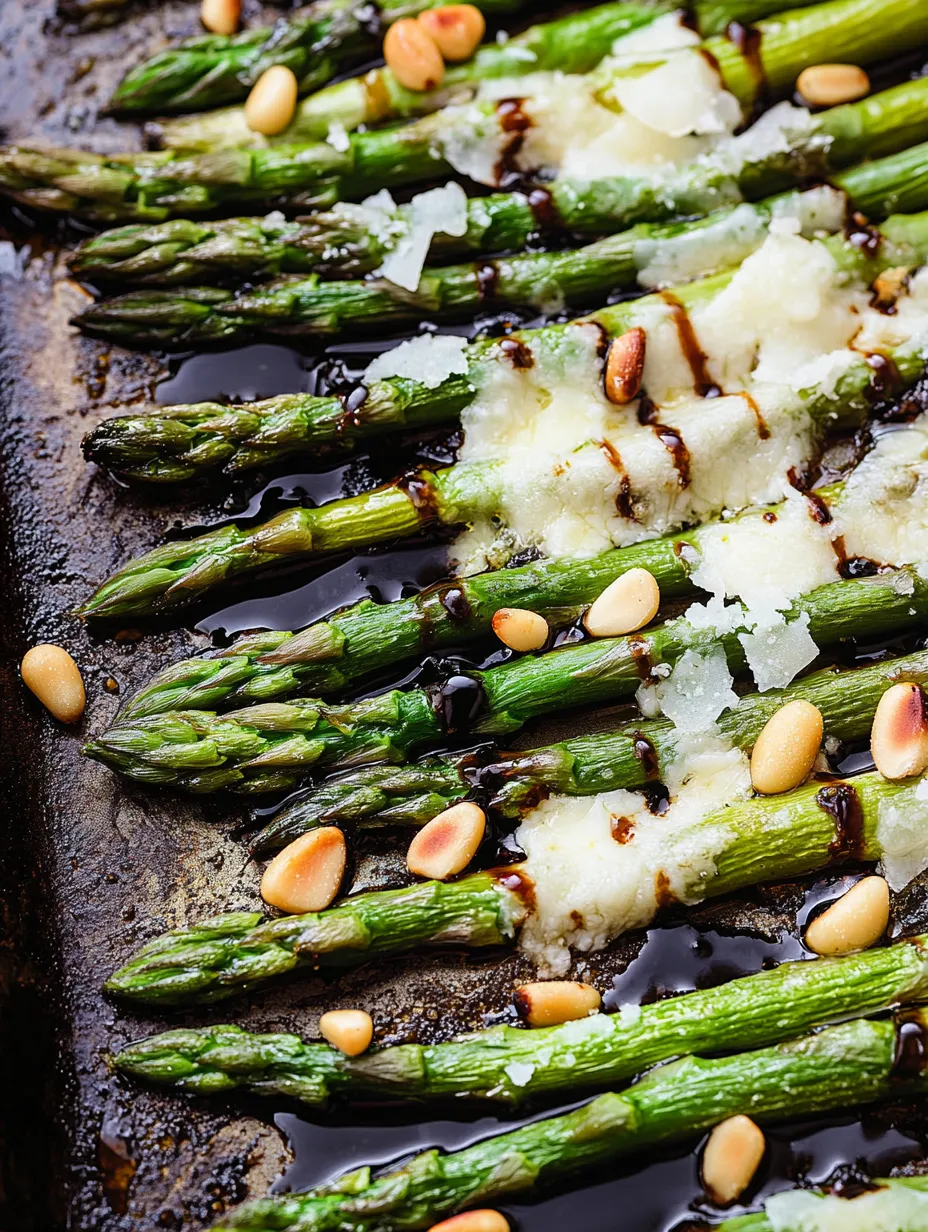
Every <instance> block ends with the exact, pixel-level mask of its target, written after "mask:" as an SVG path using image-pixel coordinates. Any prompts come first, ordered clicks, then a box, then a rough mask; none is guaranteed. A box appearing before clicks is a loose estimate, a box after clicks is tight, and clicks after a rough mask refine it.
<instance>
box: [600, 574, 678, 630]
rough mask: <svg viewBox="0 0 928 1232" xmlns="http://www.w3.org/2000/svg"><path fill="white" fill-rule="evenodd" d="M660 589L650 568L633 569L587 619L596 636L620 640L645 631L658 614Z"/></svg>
mask: <svg viewBox="0 0 928 1232" xmlns="http://www.w3.org/2000/svg"><path fill="white" fill-rule="evenodd" d="M660 605H661V592H660V587H659V586H658V584H657V581H656V579H655V577H654V574H653V573H649V572H648V571H647V569H629V571H628V573H623V574H622V576H621V577H619V578H616V580H615V581H614V582H612V583H611V584H610V585H609V586H607V587H606V589H605V590H604V591H603V593H602V594H601V595H600V596H599V598H598V599H597V600H596V602H595V603H594V604H593V605H592V607H591V608H590V609H589V611H588V612H587V614H586V615H585V616H584V618H583V623H584V625H585V626H586V631H587V633H592V635H593V637H620V636H621V635H622V634H623V633H634V632H635V630H636V629H642V628H644V626H645V625H646V624H648V622H649V621H652V620H653V619H654V617H655V616H656V615H657V609H658V608H659V607H660Z"/></svg>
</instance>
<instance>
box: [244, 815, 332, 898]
mask: <svg viewBox="0 0 928 1232" xmlns="http://www.w3.org/2000/svg"><path fill="white" fill-rule="evenodd" d="M347 858H348V853H347V850H346V847H345V836H344V834H342V832H341V830H338V829H336V828H335V826H324V827H323V828H322V829H320V830H310V832H309V833H308V834H301V835H300V837H299V838H298V839H294V841H293V842H292V843H291V844H290V845H289V847H285V848H284V849H283V851H281V852H279V853H278V854H277V855H276V856H275V857H274V859H273V860H272V861H271V862H270V864H269V865H268V866H267V868H266V869H265V870H264V876H263V877H262V878H261V897H262V898H263V899H264V901H265V902H266V903H267V904H268V905H269V906H271V907H278V908H279V909H280V910H281V911H286V912H287V914H288V915H302V914H303V912H305V911H324V910H325V909H326V907H328V906H329V904H330V903H331V902H332V900H333V899H334V897H335V895H336V894H337V893H338V887H339V886H340V885H341V882H342V878H343V877H344V875H345V864H346V862H347Z"/></svg>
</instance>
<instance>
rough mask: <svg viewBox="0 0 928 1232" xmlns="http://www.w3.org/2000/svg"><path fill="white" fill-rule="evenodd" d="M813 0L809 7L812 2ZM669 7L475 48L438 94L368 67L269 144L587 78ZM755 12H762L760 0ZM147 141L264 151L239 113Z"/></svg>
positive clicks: (623, 4)
mask: <svg viewBox="0 0 928 1232" xmlns="http://www.w3.org/2000/svg"><path fill="white" fill-rule="evenodd" d="M811 2H812V0H809V3H811ZM673 7H674V6H673V3H672V0H657V2H656V3H654V2H653V0H648V2H647V3H644V2H643V0H619V2H618V3H616V2H615V0H613V2H612V3H609V4H601V5H599V6H598V7H596V8H592V9H590V8H588V9H581V10H580V12H579V13H572V14H569V15H568V16H567V17H562V18H561V19H560V20H558V21H551V22H545V23H544V24H543V25H537V26H531V27H530V28H529V29H528V30H526V31H525V32H524V33H522V34H519V35H516V36H515V38H511V39H508V40H507V41H506V42H504V43H496V42H493V43H488V44H486V45H485V46H483V47H480V48H479V49H478V50H477V52H476V54H475V55H474V56H473V58H472V59H470V60H467V61H465V63H463V64H457V65H451V66H449V68H448V70H447V71H446V73H445V76H444V79H443V80H442V83H441V88H440V89H439V90H435V91H430V92H423V91H414V90H407V89H404V87H403V86H401V85H400V83H399V82H398V81H397V79H396V77H395V76H394V75H393V73H392V72H391V71H390V70H389V69H388V68H375V69H372V70H371V71H370V72H368V73H366V74H364V76H362V77H353V78H349V79H348V80H347V81H342V82H339V83H338V84H336V85H333V86H329V87H328V88H327V89H325V90H322V91H320V92H318V93H316V94H313V95H311V96H310V97H309V98H308V99H305V100H304V101H303V102H302V103H301V104H300V105H299V106H298V107H297V111H296V115H295V116H294V118H293V121H292V122H291V124H289V125H288V127H287V128H286V129H285V130H284V131H283V133H281V134H280V135H279V136H277V137H273V138H271V143H272V144H275V145H283V144H291V143H295V142H302V141H325V140H326V137H327V136H328V134H329V131H330V130H331V128H332V126H333V125H334V126H336V128H342V129H344V130H345V131H349V132H350V131H353V130H354V129H357V128H359V127H360V126H361V125H362V124H375V123H377V122H379V121H383V120H389V119H398V118H408V117H410V116H417V115H427V114H429V113H430V112H432V111H437V110H439V109H440V108H441V107H443V106H444V105H445V104H446V103H447V102H449V101H451V100H452V99H454V100H457V99H458V98H459V97H461V96H463V97H467V96H468V95H470V94H472V93H473V90H474V88H475V86H476V85H477V84H479V82H481V81H484V80H486V79H488V78H498V77H506V78H509V77H521V76H524V75H525V74H527V73H537V72H543V71H550V70H553V69H556V70H559V71H561V72H565V73H586V72H589V70H590V69H592V68H595V67H596V65H597V64H598V63H599V62H600V60H602V58H603V57H604V56H605V55H607V54H608V52H609V51H610V49H611V47H612V45H613V43H614V42H615V40H616V39H618V38H621V37H622V35H623V34H628V33H630V32H631V31H632V30H637V29H640V28H641V27H642V26H645V25H648V24H650V22H652V21H653V20H654V19H655V18H656V17H657V16H659V15H660V14H661V13H662V12H663V13H669V12H672V11H673ZM760 7H762V8H763V7H765V6H764V4H763V0H761V5H760ZM146 133H147V135H148V137H149V139H150V140H151V141H152V142H153V143H154V144H156V145H158V146H160V147H166V148H170V149H175V150H178V149H179V150H217V149H222V148H223V147H228V146H239V145H255V146H261V145H265V144H266V143H267V142H266V139H265V138H262V137H259V136H257V135H256V134H255V133H253V132H252V131H251V129H250V128H249V127H248V124H247V123H246V121H245V112H244V109H243V108H241V107H228V108H223V109H222V110H219V111H212V112H210V113H209V114H208V115H205V116H201V115H192V116H181V117H180V118H178V119H165V120H158V121H154V122H153V123H151V124H148V125H147V126H146Z"/></svg>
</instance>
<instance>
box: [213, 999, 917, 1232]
mask: <svg viewBox="0 0 928 1232" xmlns="http://www.w3.org/2000/svg"><path fill="white" fill-rule="evenodd" d="M904 1028H907V1029H908V1030H909V1031H911V1032H922V1031H924V1025H923V1022H922V1018H921V1016H919V1015H915V1016H913V1017H911V1018H910V1019H908V1020H905V1019H896V1020H893V1021H890V1022H878V1023H877V1022H866V1021H865V1022H856V1023H846V1024H844V1025H843V1026H839V1027H831V1028H830V1029H828V1030H826V1031H823V1032H821V1033H820V1034H819V1035H812V1036H806V1037H803V1038H800V1039H798V1040H795V1041H793V1042H791V1043H788V1044H780V1045H778V1046H777V1047H775V1048H766V1049H762V1050H760V1051H757V1052H747V1053H739V1054H737V1055H735V1056H733V1057H728V1058H724V1059H722V1060H712V1061H707V1060H703V1059H701V1058H697V1057H691V1056H690V1057H685V1058H683V1059H682V1060H680V1061H676V1062H671V1063H670V1064H669V1065H665V1066H661V1067H660V1068H658V1069H656V1070H654V1071H653V1072H652V1073H650V1074H649V1075H647V1077H645V1079H644V1080H643V1081H642V1082H640V1083H638V1084H637V1085H636V1086H633V1087H630V1088H628V1089H627V1090H625V1091H623V1092H621V1093H615V1092H610V1093H608V1094H606V1095H601V1096H600V1097H599V1098H598V1099H596V1100H594V1101H593V1102H592V1103H590V1104H586V1105H584V1106H583V1107H581V1108H578V1109H576V1110H575V1111H573V1112H569V1113H567V1114H565V1115H562V1116H559V1117H551V1118H549V1119H546V1120H542V1121H536V1122H534V1123H533V1124H530V1125H527V1126H525V1127H523V1128H520V1129H516V1130H511V1131H510V1132H509V1133H506V1134H500V1135H499V1136H497V1137H494V1138H487V1139H484V1140H483V1141H481V1142H478V1143H476V1144H475V1145H473V1146H469V1147H465V1148H463V1149H461V1150H457V1151H451V1152H449V1153H448V1154H442V1153H441V1152H439V1151H437V1150H431V1151H424V1152H422V1153H421V1154H419V1155H416V1156H414V1157H413V1158H412V1159H409V1160H407V1161H406V1162H405V1163H402V1164H400V1165H399V1166H397V1167H395V1168H391V1169H390V1170H389V1171H387V1172H385V1173H379V1174H377V1175H376V1176H373V1175H372V1173H371V1169H370V1168H359V1169H358V1170H357V1171H355V1172H350V1173H348V1174H346V1175H344V1176H342V1177H339V1178H338V1179H337V1180H336V1181H333V1182H332V1183H331V1184H329V1185H326V1186H324V1187H322V1188H319V1189H314V1190H311V1191H310V1192H308V1193H298V1194H286V1195H281V1196H278V1197H271V1198H265V1199H259V1200H258V1201H256V1202H249V1203H247V1204H246V1205H245V1206H242V1207H239V1208H238V1209H237V1210H235V1211H232V1212H231V1214H228V1215H224V1216H222V1217H221V1219H220V1220H219V1222H218V1223H217V1224H216V1225H215V1227H216V1229H217V1230H222V1229H230V1230H231V1229H237V1230H238V1232H242V1230H243V1229H244V1230H246V1232H271V1230H272V1229H273V1230H274V1232H395V1230H396V1229H404V1230H406V1229H409V1230H411V1229H415V1228H429V1227H431V1226H432V1225H433V1224H434V1223H435V1222H436V1220H438V1219H440V1218H442V1217H443V1216H447V1215H452V1214H454V1213H456V1212H458V1211H460V1210H463V1209H466V1208H467V1207H485V1206H492V1205H494V1204H497V1203H502V1202H508V1201H511V1200H513V1199H514V1198H522V1199H526V1198H531V1197H532V1196H534V1195H535V1194H536V1193H539V1192H542V1193H543V1192H544V1189H545V1188H546V1187H547V1186H551V1185H563V1184H564V1183H565V1182H567V1181H572V1182H574V1183H576V1181H577V1179H578V1177H582V1176H583V1174H584V1172H589V1171H591V1170H593V1169H595V1168H597V1167H598V1168H603V1167H604V1166H606V1165H610V1164H614V1163H616V1162H617V1161H619V1160H621V1159H623V1158H625V1157H626V1156H627V1155H629V1154H632V1153H634V1152H639V1151H641V1150H643V1149H644V1148H646V1147H649V1146H654V1145H656V1144H658V1143H661V1144H664V1143H671V1142H679V1141H687V1140H690V1141H692V1140H694V1139H695V1138H696V1137H697V1136H698V1135H699V1134H700V1133H702V1132H703V1131H705V1130H707V1129H711V1128H712V1127H713V1126H714V1125H716V1124H718V1123H719V1122H720V1121H722V1120H725V1119H726V1118H727V1117H730V1116H735V1115H738V1114H739V1113H740V1114H744V1115H750V1116H751V1117H752V1118H753V1119H754V1120H756V1121H759V1122H760V1123H761V1124H767V1123H768V1122H770V1121H774V1122H775V1121H778V1120H787V1119H789V1118H790V1117H794V1116H808V1115H810V1114H812V1113H817V1112H825V1111H828V1110H831V1109H836V1108H841V1107H842V1106H844V1105H847V1104H872V1103H874V1102H876V1101H879V1100H885V1099H891V1098H893V1097H894V1096H896V1095H899V1096H904V1095H911V1094H916V1093H919V1094H920V1093H921V1092H922V1091H923V1090H924V1088H925V1085H926V1082H925V1078H924V1076H923V1075H922V1074H921V1073H920V1072H918V1071H915V1072H911V1073H910V1072H908V1071H903V1073H902V1074H900V1073H899V1072H898V1070H897V1067H896V1058H897V1041H898V1040H899V1039H900V1038H901V1033H902V1031H903V1029H904ZM912 1194H913V1196H915V1195H916V1194H919V1188H916V1189H913V1190H912ZM920 1196H921V1195H920ZM771 1201H773V1202H775V1199H774V1200H771ZM858 1201H861V1199H858ZM925 1205H926V1204H925V1202H924V1200H923V1201H921V1202H919V1203H918V1204H917V1206H913V1204H912V1203H909V1204H908V1208H907V1209H908V1211H909V1214H910V1215H911V1213H912V1212H913V1210H914V1211H915V1214H916V1216H917V1217H918V1219H919V1220H920V1221H921V1219H923V1218H924V1215H925ZM874 1214H876V1212H874ZM889 1214H890V1215H891V1214H892V1208H890V1212H889ZM749 1218H753V1216H751V1217H749ZM839 1218H840V1216H839ZM733 1222H734V1221H732V1222H729V1223H726V1224H724V1225H723V1227H725V1228H726V1229H729V1228H731V1227H732V1223H733ZM734 1226H735V1227H736V1228H737V1227H738V1225H737V1223H734ZM741 1226H742V1227H743V1226H744V1225H743V1224H742V1225H741ZM753 1226H757V1225H753ZM763 1226H764V1223H763V1222H762V1223H761V1224H760V1227H763ZM768 1226H769V1225H768ZM796 1226H797V1227H799V1226H801V1227H802V1228H803V1229H806V1228H810V1227H813V1226H814V1225H811V1224H810V1223H808V1222H805V1221H804V1222H802V1224H801V1225H796ZM869 1226H871V1227H873V1228H876V1227H877V1224H876V1223H873V1224H871V1225H869ZM880 1226H882V1227H884V1228H886V1229H887V1232H890V1230H891V1229H892V1228H893V1227H894V1225H893V1224H892V1223H886V1224H883V1225H880ZM924 1226H925V1225H924V1224H922V1223H921V1222H919V1224H917V1225H912V1224H905V1225H904V1226H902V1225H899V1232H918V1229H919V1228H922V1227H924ZM748 1227H749V1228H751V1227H752V1225H750V1224H749V1225H748ZM779 1227H780V1229H781V1230H782V1232H789V1229H790V1228H791V1225H790V1224H789V1223H786V1224H780V1225H779Z"/></svg>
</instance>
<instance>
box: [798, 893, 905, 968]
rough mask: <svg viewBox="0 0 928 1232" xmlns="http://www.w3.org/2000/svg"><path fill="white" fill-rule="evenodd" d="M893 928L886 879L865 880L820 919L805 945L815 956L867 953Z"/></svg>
mask: <svg viewBox="0 0 928 1232" xmlns="http://www.w3.org/2000/svg"><path fill="white" fill-rule="evenodd" d="M888 924H889V886H888V885H887V884H886V881H885V880H884V879H883V878H882V877H864V879H863V880H862V881H858V882H857V884H856V885H854V886H851V888H850V889H849V890H848V892H847V893H846V894H842V895H841V897H840V898H839V899H838V900H837V902H834V903H832V905H831V906H830V907H829V908H828V910H827V911H823V912H822V914H821V915H819V916H816V917H815V919H814V920H813V921H812V923H811V924H810V925H809V927H808V928H807V929H806V936H805V942H806V945H807V946H808V948H809V949H810V950H812V951H813V953H815V954H853V953H855V952H856V951H857V950H867V949H869V948H870V946H871V945H875V944H876V942H877V941H879V939H880V938H881V937H882V936H883V934H884V933H885V932H886V927H887V925H888Z"/></svg>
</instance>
